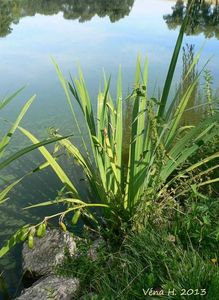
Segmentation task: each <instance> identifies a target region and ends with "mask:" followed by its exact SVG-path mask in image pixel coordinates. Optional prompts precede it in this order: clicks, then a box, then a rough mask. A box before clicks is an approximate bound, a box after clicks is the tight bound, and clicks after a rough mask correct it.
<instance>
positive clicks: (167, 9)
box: [0, 0, 219, 293]
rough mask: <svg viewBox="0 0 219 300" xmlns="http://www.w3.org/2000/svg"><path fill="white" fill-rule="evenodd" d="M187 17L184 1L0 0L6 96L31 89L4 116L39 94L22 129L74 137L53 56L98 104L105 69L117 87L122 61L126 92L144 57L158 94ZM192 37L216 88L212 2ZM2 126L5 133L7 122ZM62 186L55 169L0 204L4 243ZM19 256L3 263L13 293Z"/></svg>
mask: <svg viewBox="0 0 219 300" xmlns="http://www.w3.org/2000/svg"><path fill="white" fill-rule="evenodd" d="M172 7H173V9H172ZM182 15H183V6H182V1H177V3H176V2H175V1H169V0H152V1H150V2H149V1H148V0H135V1H134V0H124V1H122V0H120V1H119V0H111V1H106V0H80V1H79V0H35V1H32V0H13V1H12V0H11V1H10V0H0V97H1V98H3V97H4V96H5V95H7V94H9V93H10V92H13V91H14V90H16V89H17V88H19V87H21V86H23V85H24V84H26V85H27V87H26V89H25V90H24V92H23V93H22V95H20V96H19V97H18V98H17V99H16V101H14V102H13V103H11V104H10V106H9V107H8V108H7V109H5V110H3V111H2V112H1V113H0V117H2V118H7V119H9V120H11V121H13V120H14V119H15V117H16V115H17V114H18V112H19V110H20V109H21V107H22V105H23V104H24V103H25V101H26V100H27V99H29V98H30V96H32V95H33V94H37V99H36V101H35V102H34V104H33V105H32V107H31V109H30V110H29V111H28V113H27V115H26V116H25V119H24V121H23V123H22V125H23V126H25V127H27V128H28V129H30V130H31V131H32V132H34V133H35V134H36V135H37V136H43V135H46V129H47V127H49V126H54V127H57V128H60V131H61V132H62V133H63V134H69V133H72V132H73V133H74V127H73V126H72V125H71V122H70V115H69V111H68V107H67V104H66V101H65V98H64V95H63V92H62V89H61V87H60V84H59V81H58V78H57V76H56V74H55V70H54V67H53V65H52V63H51V60H50V57H51V56H52V57H54V58H55V59H56V61H57V62H58V64H59V66H60V67H61V69H62V70H63V72H64V74H65V75H66V76H68V74H69V72H71V74H72V75H73V76H74V75H75V74H76V73H77V64H78V63H80V65H81V67H82V69H83V71H84V74H85V77H86V80H87V83H88V88H89V90H90V92H91V95H92V99H93V103H94V105H95V102H96V98H95V95H96V93H97V92H98V88H99V81H100V78H101V75H102V70H103V67H104V69H105V71H106V73H107V74H111V75H112V90H113V87H115V84H116V78H117V70H118V66H119V64H121V65H122V70H123V86H124V90H125V92H128V91H129V90H130V89H131V88H132V82H133V76H134V69H135V62H136V57H137V55H138V53H141V55H142V56H145V55H147V56H148V59H149V93H150V94H151V95H152V94H153V91H154V89H156V88H158V87H162V82H163V79H164V78H165V75H166V72H167V68H168V62H169V61H170V58H171V54H172V51H173V48H174V45H175V41H176V38H177V34H178V30H179V25H180V24H181V22H182ZM187 34H188V35H186V37H185V40H184V45H186V44H189V45H191V44H192V45H194V47H193V51H194V52H197V51H198V50H199V49H200V48H201V47H203V50H202V59H201V61H200V62H199V64H198V68H199V69H200V68H201V67H202V65H203V64H204V63H205V62H206V61H207V60H208V59H209V58H210V57H212V56H213V57H212V58H211V60H210V62H209V64H208V69H209V70H211V72H212V75H213V77H214V88H215V89H216V88H217V87H218V86H219V9H218V8H217V7H215V5H211V6H209V4H207V2H206V3H205V5H202V7H201V10H198V11H197V12H196V14H195V15H194V16H193V23H192V25H191V26H190V27H189V28H188V31H187ZM181 76H182V59H180V60H179V64H178V67H177V72H176V77H175V83H174V84H175V85H176V84H177V82H179V81H180V78H181ZM200 88H201V87H200ZM0 122H1V120H0ZM0 126H1V127H0V128H1V131H0V136H2V135H3V132H2V128H3V127H2V122H1V123H0ZM24 143H26V142H25V141H24V140H23V139H22V138H21V137H17V138H16V140H15V142H14V143H13V147H12V148H13V149H15V146H16V149H17V148H20V147H21V144H24ZM40 161H42V158H41V157H40V155H39V154H37V152H35V153H34V154H31V155H29V156H27V157H26V158H23V159H22V160H20V161H19V162H16V163H15V164H14V165H12V166H11V167H10V169H9V170H7V174H6V173H5V172H4V174H0V175H4V176H6V175H7V176H12V177H13V178H17V177H19V176H22V175H23V174H24V173H25V172H28V171H30V170H32V169H33V168H35V167H36V166H37V165H38V164H39V162H40ZM63 164H65V167H66V168H67V169H68V172H69V174H70V175H71V176H72V177H73V178H74V180H75V182H76V184H78V185H79V186H80V185H81V182H80V176H76V174H78V172H77V171H74V172H72V169H74V170H76V169H75V168H73V165H72V162H70V161H68V163H66V160H65V158H63ZM9 179H10V178H9ZM60 188H61V185H60V183H59V181H58V179H57V178H56V176H55V175H54V174H53V172H52V171H50V170H46V171H43V172H42V173H41V174H35V175H34V176H32V177H30V178H28V179H27V180H25V181H24V182H23V184H22V185H20V186H18V187H17V188H16V189H15V190H14V191H13V192H12V193H11V195H10V201H8V202H6V203H5V204H4V205H2V206H1V207H0V214H1V218H0V245H2V243H3V241H4V240H5V239H6V238H7V237H8V236H10V234H11V233H12V232H13V231H15V230H16V228H18V227H19V226H21V225H22V224H24V222H36V220H37V218H40V217H41V216H43V215H44V213H45V211H42V210H37V211H36V210H35V211H34V215H36V216H35V217H33V216H32V215H31V214H30V213H29V212H25V213H24V212H23V211H22V210H21V208H22V207H24V206H25V205H27V204H28V203H36V202H39V201H43V200H47V199H54V198H55V196H56V195H57V191H58V190H59V189H60ZM82 189H84V187H82ZM55 209H56V208H54V210H55ZM51 212H52V211H51V210H50V211H47V212H46V213H51ZM19 256H20V250H19V247H18V248H16V249H15V250H14V251H13V252H12V253H11V254H10V255H8V256H7V257H6V258H4V259H3V260H1V262H0V268H1V269H2V270H3V269H4V270H5V276H6V277H7V281H8V282H9V285H10V290H11V292H12V293H14V292H15V291H16V287H17V282H18V278H19V275H20V273H21V268H20V260H19V259H18V258H19ZM1 269H0V270H1Z"/></svg>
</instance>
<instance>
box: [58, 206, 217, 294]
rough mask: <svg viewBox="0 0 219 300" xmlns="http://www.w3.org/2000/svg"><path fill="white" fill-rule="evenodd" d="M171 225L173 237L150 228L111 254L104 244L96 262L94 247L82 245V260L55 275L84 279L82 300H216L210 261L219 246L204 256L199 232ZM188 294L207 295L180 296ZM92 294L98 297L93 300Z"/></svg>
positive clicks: (214, 273)
mask: <svg viewBox="0 0 219 300" xmlns="http://www.w3.org/2000/svg"><path fill="white" fill-rule="evenodd" d="M215 204H216V203H215ZM196 216H197V215H196ZM190 217H191V216H190ZM191 220H192V217H191ZM182 224H183V226H184V228H183V229H184V235H188V237H187V242H186V243H185V242H184V243H182V241H181V237H182V232H181V228H180V226H181V225H182ZM172 225H173V226H177V230H176V231H175V235H174V236H173V234H172V233H171V231H170V230H168V228H165V227H160V228H158V227H157V226H155V225H153V226H150V225H148V226H147V228H145V229H144V230H143V231H142V232H141V233H137V234H136V233H129V235H127V236H125V237H124V240H123V243H122V245H121V246H120V248H117V249H112V248H111V247H110V245H109V244H104V243H103V244H102V246H100V248H99V250H98V252H97V253H98V254H97V257H96V260H95V261H93V260H91V259H90V257H89V256H88V255H87V251H88V250H89V247H90V246H89V245H87V246H86V245H84V244H82V245H81V246H79V251H81V253H82V255H81V256H79V257H77V258H74V259H66V262H65V264H64V265H63V266H61V267H59V268H58V270H57V272H58V274H61V275H64V276H67V277H74V276H76V277H78V278H80V280H81V295H86V294H87V295H88V296H87V297H85V298H84V299H93V300H94V299H100V300H103V299H123V300H129V299H130V300H135V299H151V297H149V296H148V297H146V296H144V293H143V289H144V290H145V291H146V290H147V289H150V288H153V289H154V290H163V291H165V292H166V294H167V293H168V290H173V289H174V290H175V296H173V297H167V295H166V294H165V296H164V297H161V299H191V300H192V299H203V298H204V299H207V300H214V299H217V295H218V292H219V270H218V264H217V263H214V260H212V259H215V258H217V259H218V254H219V253H218V245H219V243H218V242H214V247H213V248H211V247H206V248H205V251H200V248H199V246H200V245H195V243H194V245H193V243H192V241H190V238H189V235H190V234H191V232H193V233H196V231H195V230H194V231H193V230H189V231H188V230H186V228H185V227H186V219H185V220H183V218H181V223H180V224H179V223H177V222H176V221H173V222H172ZM208 233H210V234H211V233H212V232H211V230H208ZM199 244H200V243H199ZM190 289H193V290H194V291H195V290H196V293H201V290H202V289H205V290H206V295H205V296H204V297H203V296H201V295H190V296H186V295H185V296H184V295H182V293H183V290H187V291H188V290H190ZM90 293H92V294H93V295H96V296H93V297H91V296H89V294H90ZM204 293H205V292H204ZM154 299H155V298H154ZM156 299H160V297H158V298H156Z"/></svg>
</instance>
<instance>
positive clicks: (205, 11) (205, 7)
mask: <svg viewBox="0 0 219 300" xmlns="http://www.w3.org/2000/svg"><path fill="white" fill-rule="evenodd" d="M190 3H191V0H189V1H188V2H187V3H186V4H185V1H183V0H177V2H176V4H175V5H174V6H173V7H172V14H168V15H165V16H164V20H165V21H166V23H167V25H168V28H169V29H176V28H177V27H178V26H179V25H181V24H182V21H183V17H184V15H185V13H186V11H187V9H188V6H189V5H190ZM193 5H194V7H193V11H192V17H191V18H190V23H189V26H187V30H186V33H187V34H188V35H191V34H192V35H198V34H200V33H203V34H204V36H205V37H206V38H211V37H216V38H217V39H219V26H218V25H219V2H218V0H216V1H213V2H211V1H207V0H194V4H193Z"/></svg>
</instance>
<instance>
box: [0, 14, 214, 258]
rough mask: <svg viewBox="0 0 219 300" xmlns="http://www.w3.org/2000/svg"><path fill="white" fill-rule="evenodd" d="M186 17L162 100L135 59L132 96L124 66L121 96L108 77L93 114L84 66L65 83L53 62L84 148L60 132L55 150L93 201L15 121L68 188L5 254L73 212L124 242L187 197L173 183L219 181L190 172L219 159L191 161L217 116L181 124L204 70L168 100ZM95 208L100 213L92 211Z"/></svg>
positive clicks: (17, 236)
mask: <svg viewBox="0 0 219 300" xmlns="http://www.w3.org/2000/svg"><path fill="white" fill-rule="evenodd" d="M187 22H188V16H186V18H185V20H184V23H183V25H182V27H181V30H180V33H179V36H178V40H177V43H176V46H175V50H174V52H173V56H172V60H171V62H170V67H169V70H168V74H167V77H166V81H165V83H164V87H163V91H162V95H161V97H160V99H155V98H150V97H149V96H148V95H147V85H148V84H147V80H148V62H147V60H146V61H145V63H144V66H143V67H142V63H141V59H140V57H138V59H137V65H136V73H135V81H134V88H133V90H132V92H131V93H130V94H129V95H128V96H125V97H124V95H123V91H122V74H121V70H120V71H119V76H118V86H117V96H116V99H113V98H112V96H111V94H110V81H111V79H110V78H109V79H107V78H106V76H104V88H103V89H101V91H100V92H99V94H98V97H97V116H95V113H94V111H95V110H94V108H93V107H92V102H91V99H90V96H89V92H88V90H87V87H86V83H85V79H84V76H83V73H82V71H81V70H80V69H79V77H78V78H76V79H75V80H73V79H71V82H68V81H67V80H66V79H65V78H64V76H63V75H62V73H61V70H60V69H59V67H58V65H57V64H56V63H55V62H54V65H55V68H56V71H57V73H58V76H59V79H60V82H61V85H62V87H63V90H64V93H65V96H66V99H67V102H68V104H69V107H70V111H71V114H72V117H73V121H74V123H75V124H76V126H77V130H78V132H77V133H79V134H80V135H81V142H82V147H80V148H79V147H78V146H77V145H76V144H75V143H74V142H72V140H70V139H66V138H65V137H62V136H61V135H60V134H59V132H57V131H56V130H53V131H52V132H51V134H52V135H53V141H54V139H57V145H56V147H55V149H56V151H60V149H65V151H66V152H67V153H68V154H69V155H70V156H71V157H72V158H73V159H74V160H75V161H76V162H77V164H78V165H79V166H80V167H81V169H82V170H83V173H84V176H85V179H86V181H87V183H88V186H89V192H90V197H89V201H87V200H86V199H84V197H83V196H82V195H81V194H80V191H79V190H78V189H77V188H76V186H75V185H74V182H72V181H71V179H70V178H69V176H68V174H67V173H66V172H65V170H64V169H63V167H62V166H61V165H60V164H59V161H58V159H57V158H56V157H54V156H53V155H52V154H51V153H50V152H49V151H48V150H47V149H46V148H45V147H44V146H43V145H42V143H41V144H40V142H39V140H38V139H37V138H36V137H35V136H34V135H33V134H32V133H30V132H29V131H28V130H26V129H24V128H22V127H20V126H18V129H19V130H20V131H21V132H22V133H23V135H25V136H26V137H27V138H28V139H29V140H30V141H31V142H32V143H33V146H32V147H39V146H40V147H39V151H40V153H41V154H42V156H43V157H44V158H45V165H46V166H47V167H48V166H50V167H51V168H52V169H53V171H54V172H55V173H56V175H57V176H58V178H59V179H60V181H61V182H62V183H63V186H64V187H63V190H62V193H61V194H60V195H59V196H58V197H57V199H55V200H54V201H47V202H43V203H39V204H36V205H32V206H29V207H28V208H35V207H40V206H43V207H46V206H49V205H56V204H57V203H62V204H64V205H65V207H64V210H63V211H61V212H59V213H56V214H54V215H50V216H45V218H44V219H43V220H42V221H41V222H40V223H39V224H36V225H31V226H30V225H27V226H25V227H23V228H22V229H20V230H19V231H18V232H17V233H16V234H15V235H14V236H13V237H12V238H11V239H10V241H9V242H8V243H7V244H6V245H5V247H3V248H2V249H1V250H0V256H2V255H4V254H5V253H6V252H7V251H8V250H9V249H10V247H11V246H13V245H15V244H16V243H17V242H19V241H23V240H25V239H28V241H29V245H30V246H31V247H33V246H34V236H35V234H36V233H37V235H41V234H40V233H41V232H44V230H45V227H46V225H47V222H48V221H49V220H50V219H51V218H57V217H58V218H59V225H60V227H61V228H62V229H63V230H64V231H65V230H66V229H67V228H66V224H65V218H66V216H68V215H70V216H71V218H72V223H73V224H76V223H77V222H78V220H79V219H80V218H83V219H86V220H88V219H89V220H90V225H91V226H94V227H96V228H99V229H100V230H101V233H102V234H103V235H104V236H105V237H109V236H112V237H113V239H114V241H115V240H117V239H118V240H119V239H120V238H121V236H123V234H124V232H126V230H127V229H132V230H141V229H142V228H144V227H145V225H146V224H147V220H148V218H149V216H150V213H151V210H152V209H153V208H156V207H158V208H160V205H161V206H165V205H166V204H168V203H169V202H170V201H172V202H173V204H174V205H175V203H177V200H178V199H179V198H180V197H182V196H183V195H186V193H187V192H188V190H187V189H175V190H174V185H175V184H176V183H178V182H179V181H180V180H182V181H183V182H184V183H185V182H186V183H187V184H185V186H189V188H188V189H191V188H190V186H192V187H193V189H196V190H197V191H198V190H199V188H201V187H203V186H206V185H210V184H212V183H215V182H218V181H219V178H213V179H209V178H207V179H206V178H205V176H199V177H198V178H197V176H193V173H194V172H195V171H196V170H199V168H200V167H202V166H203V165H207V166H208V163H209V162H214V160H216V159H218V157H219V152H218V151H217V150H216V152H215V153H211V154H209V155H206V156H205V157H204V158H202V159H200V160H198V161H195V162H193V163H191V162H190V161H189V159H190V158H191V157H193V156H194V155H195V154H196V153H197V151H198V150H199V149H200V148H201V147H202V146H203V145H205V144H207V143H208V142H209V141H211V140H212V139H213V138H215V137H217V136H218V120H219V114H218V113H216V112H213V113H212V114H210V115H209V116H208V117H207V118H205V120H203V121H201V122H199V123H198V124H196V125H191V126H188V125H187V126H182V125H181V119H182V116H183V115H184V112H185V109H186V107H187V104H188V102H189V100H190V97H191V96H192V95H193V93H194V90H195V88H196V86H197V82H198V79H199V76H200V74H201V72H199V73H198V74H195V75H194V79H193V80H192V81H191V82H190V83H189V84H187V87H186V89H185V91H184V93H183V94H182V90H181V89H179V91H177V93H176V96H175V97H174V99H173V101H172V102H171V104H170V105H169V104H168V103H169V102H170V101H169V99H170V88H171V84H172V81H173V77H174V72H175V67H176V64H177V60H178V56H179V52H180V49H181V45H182V41H183V35H184V31H185V28H186V25H187ZM199 55H200V54H198V55H197V56H196V57H195V58H194V60H193V62H192V64H191V66H190V67H189V69H188V70H187V74H186V75H185V78H184V80H186V79H187V78H188V77H189V76H190V74H191V72H193V70H194V67H195V65H196V62H197V60H198V58H199ZM179 93H181V95H180V98H181V99H180V101H178V100H179V97H178V95H179ZM72 97H73V99H72ZM73 101H74V102H73ZM127 101H128V102H130V103H131V107H132V112H131V121H130V139H129V149H128V153H127V155H126V156H128V159H124V149H125V147H126V146H125V141H124V131H125V129H126V128H124V124H125V123H124V122H123V119H124V107H123V106H124V103H125V102H127ZM207 102H209V101H208V100H207ZM75 104H77V105H78V106H79V108H80V112H81V115H79V114H76V112H75ZM81 117H83V120H84V122H85V124H86V127H87V133H86V136H85V135H83V134H82V130H81V128H80V125H79V124H80V122H79V119H78V118H81ZM75 133H76V132H74V134H75ZM73 139H74V138H73ZM211 170H212V166H209V167H208V168H206V169H205V171H204V172H203V175H206V174H208V172H210V171H211ZM94 208H98V210H97V211H94Z"/></svg>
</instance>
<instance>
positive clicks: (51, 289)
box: [16, 275, 80, 300]
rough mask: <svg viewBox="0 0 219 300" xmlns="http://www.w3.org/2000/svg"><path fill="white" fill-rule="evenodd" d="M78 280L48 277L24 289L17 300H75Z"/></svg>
mask: <svg viewBox="0 0 219 300" xmlns="http://www.w3.org/2000/svg"><path fill="white" fill-rule="evenodd" d="M79 288H80V286H79V280H78V279H76V278H63V277H58V276H55V275H50V276H48V277H46V278H42V279H40V280H38V281H37V282H36V283H35V284H34V285H33V286H31V287H30V288H28V289H25V290H24V291H23V293H22V294H21V296H20V297H18V298H16V299H17V300H72V299H77V294H78V292H79Z"/></svg>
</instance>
